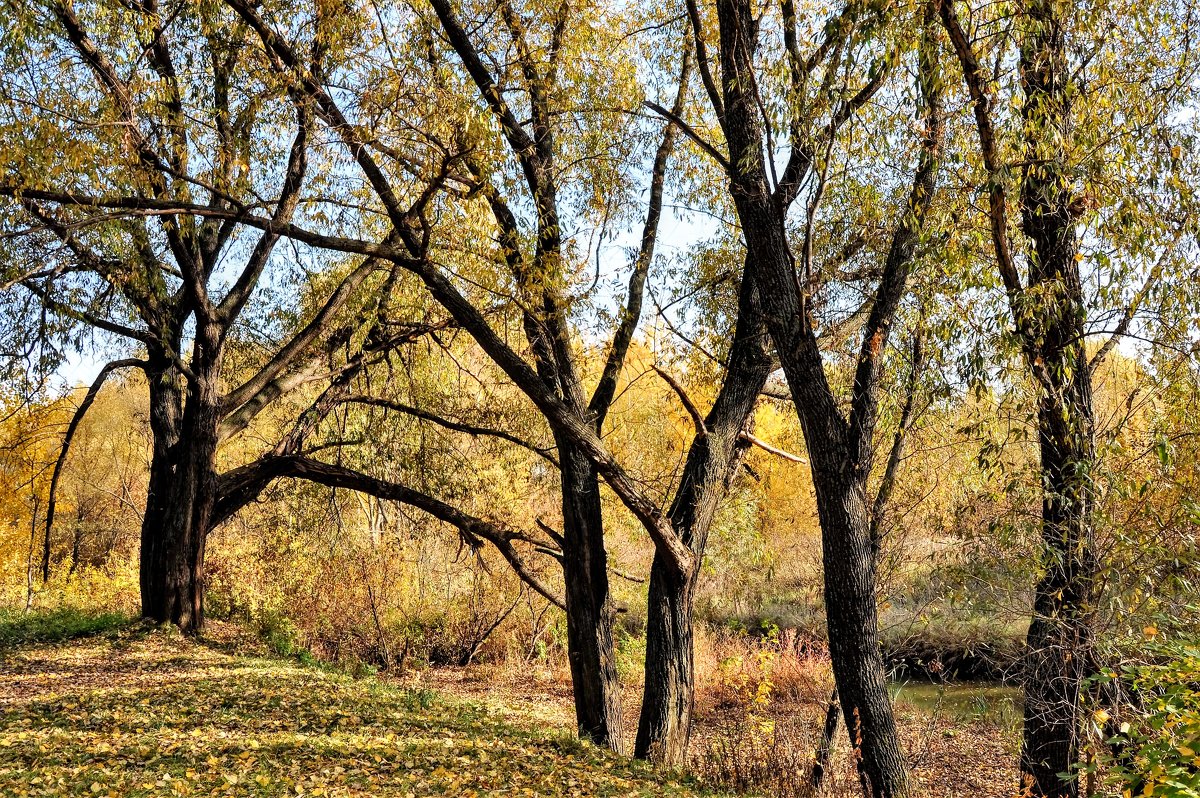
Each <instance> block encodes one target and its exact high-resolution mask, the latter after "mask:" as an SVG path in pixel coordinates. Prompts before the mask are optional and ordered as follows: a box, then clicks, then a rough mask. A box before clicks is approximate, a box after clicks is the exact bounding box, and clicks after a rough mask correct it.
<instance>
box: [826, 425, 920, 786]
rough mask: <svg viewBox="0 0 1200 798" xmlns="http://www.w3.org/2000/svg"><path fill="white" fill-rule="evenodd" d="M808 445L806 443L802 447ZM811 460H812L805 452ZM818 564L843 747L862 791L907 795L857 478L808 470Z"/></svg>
mask: <svg viewBox="0 0 1200 798" xmlns="http://www.w3.org/2000/svg"><path fill="white" fill-rule="evenodd" d="M811 450H812V446H811V444H810V452H811ZM812 459H813V462H814V464H815V463H816V462H817V461H818V457H817V456H816V455H814V456H813V458H812ZM813 479H814V482H815V484H816V489H817V512H818V514H819V515H820V519H821V531H822V536H821V542H822V555H823V559H824V564H825V568H824V570H825V612H826V619H827V623H828V630H829V631H828V633H829V656H830V659H831V660H832V662H833V677H834V682H835V683H836V684H837V692H838V698H839V700H840V702H841V705H842V715H843V717H844V719H845V722H846V731H847V733H848V734H849V737H850V745H851V746H852V747H853V748H854V749H855V750H856V751H858V752H859V754H860V756H858V757H856V758H857V760H858V770H859V777H860V779H861V780H862V783H863V787H864V790H865V791H866V792H867V794H868V795H872V796H879V797H880V798H892V797H893V796H904V795H907V794H908V791H909V785H908V771H907V767H906V765H905V761H904V753H903V751H902V750H901V748H900V741H899V736H898V735H897V732H896V722H895V718H894V717H893V714H892V704H891V699H890V698H889V696H888V691H887V681H886V678H885V669H884V664H883V655H882V654H881V652H880V649H879V618H878V613H877V607H876V596H875V558H874V552H873V547H872V541H871V533H870V516H869V511H868V504H867V499H866V494H865V492H864V490H863V487H864V486H863V485H862V484H861V482H859V481H857V480H855V479H853V478H852V477H851V476H850V475H849V474H842V473H837V472H834V473H827V472H825V471H824V470H822V469H818V468H814V469H813Z"/></svg>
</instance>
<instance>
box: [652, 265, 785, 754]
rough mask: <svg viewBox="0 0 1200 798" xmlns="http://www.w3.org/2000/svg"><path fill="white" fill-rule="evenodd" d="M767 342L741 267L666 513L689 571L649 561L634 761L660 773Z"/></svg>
mask: <svg viewBox="0 0 1200 798" xmlns="http://www.w3.org/2000/svg"><path fill="white" fill-rule="evenodd" d="M769 340H770V339H769V336H768V334H767V330H766V325H765V323H764V321H763V318H762V311H761V308H760V306H759V296H758V287H757V283H756V282H755V277H754V274H753V271H752V269H751V268H750V266H749V265H747V267H746V269H745V270H744V274H743V278H742V285H741V287H740V289H739V295H738V322H737V327H736V329H735V330H734V336H733V344H732V346H731V347H730V352H729V363H728V365H727V368H726V371H725V379H724V381H723V382H722V384H721V391H720V393H719V394H718V395H717V399H716V401H715V402H714V403H713V406H712V409H711V410H710V411H709V414H708V417H707V418H706V419H705V423H704V429H703V430H698V431H697V435H696V437H695V439H694V440H693V441H692V446H691V448H690V449H689V450H688V459H687V462H686V463H685V464H684V469H683V475H682V477H681V478H680V483H679V488H678V489H677V491H676V493H675V499H674V501H673V502H672V503H671V510H670V513H669V517H670V519H671V526H672V528H673V529H674V530H675V532H676V534H678V535H679V538H680V540H682V541H683V543H684V545H686V546H687V547H688V548H689V549H690V550H691V551H692V553H693V554H694V555H695V559H694V565H693V567H692V568H691V570H690V571H687V572H683V573H681V572H679V570H678V569H676V568H674V567H672V566H670V565H669V564H668V561H667V559H666V558H664V557H662V556H660V555H659V554H657V553H656V554H655V557H654V563H653V565H652V566H651V569H650V592H649V603H648V606H647V617H646V681H645V688H644V690H643V695H642V712H641V717H640V718H639V721H638V733H637V742H636V745H635V746H634V755H635V756H637V757H639V758H643V759H650V760H653V761H655V762H659V763H660V764H664V765H667V766H668V767H679V766H681V765H683V764H684V762H685V761H686V757H687V745H688V738H689V736H690V733H691V718H692V706H693V699H694V679H693V677H694V672H693V661H692V660H693V649H692V642H693V641H692V614H693V606H694V602H695V593H696V584H697V582H698V580H699V578H700V567H701V565H702V564H703V561H704V550H705V548H706V546H707V543H708V533H709V530H710V529H711V528H712V522H713V518H714V516H715V515H716V511H717V507H718V506H719V505H720V501H721V499H723V498H724V496H725V494H726V493H727V492H728V490H729V486H730V484H731V483H732V481H733V477H734V475H735V474H736V472H737V470H738V468H739V467H740V465H741V463H742V461H743V459H744V458H745V454H746V449H747V448H748V446H749V444H748V443H747V442H746V441H745V440H744V439H743V437H742V432H743V431H744V430H745V428H746V425H747V423H748V421H749V419H750V416H751V414H752V413H753V412H754V406H755V404H756V403H757V401H758V396H759V394H760V393H761V392H762V389H763V386H764V385H766V382H767V378H768V377H769V376H770V374H771V370H772V369H773V367H774V362H773V360H772V358H771V356H770V347H769Z"/></svg>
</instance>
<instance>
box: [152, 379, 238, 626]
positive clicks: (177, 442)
mask: <svg viewBox="0 0 1200 798" xmlns="http://www.w3.org/2000/svg"><path fill="white" fill-rule="evenodd" d="M204 360H206V359H201V358H193V363H194V365H193V369H194V370H196V369H197V367H198V366H200V365H201V364H202V363H203V361H204ZM215 370H216V369H210V370H209V372H208V373H207V374H206V373H205V372H204V370H202V369H200V370H199V372H198V376H197V379H196V381H195V382H196V384H194V385H189V389H188V401H187V405H186V409H185V408H183V407H182V391H181V388H180V380H179V377H178V373H177V372H176V371H175V370H174V369H173V368H172V367H170V366H165V367H160V368H158V369H155V370H154V371H150V370H149V369H148V370H147V373H148V376H149V379H150V424H151V430H152V432H153V436H154V452H153V455H152V458H151V464H150V484H149V490H148V496H147V502H146V513H145V516H144V518H143V522H142V540H141V563H140V583H141V593H142V616H143V617H145V618H149V619H151V620H153V621H155V622H157V623H167V622H170V623H173V624H175V625H176V626H178V627H179V628H180V629H182V630H183V631H184V632H188V633H196V632H199V631H200V629H201V627H202V626H203V624H204V548H205V539H206V537H207V535H208V531H209V530H210V529H211V526H212V522H213V510H214V507H215V504H216V499H217V472H216V467H215V465H216V451H217V442H218V433H217V429H218V425H219V423H220V402H219V397H218V395H217V391H216V385H215V375H214V374H213V372H214V371H215Z"/></svg>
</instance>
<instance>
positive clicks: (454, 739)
mask: <svg viewBox="0 0 1200 798" xmlns="http://www.w3.org/2000/svg"><path fill="white" fill-rule="evenodd" d="M5 622H6V623H8V621H7V620H6V621H5ZM39 624H40V625H39ZM12 628H14V629H15V628H16V626H14V627H12ZM20 628H22V629H24V630H26V631H25V632H23V633H21V634H23V635H24V637H20V635H18V633H17V632H15V631H13V632H8V631H6V634H8V638H7V639H10V640H15V639H18V638H19V639H21V640H22V641H23V644H22V645H20V646H18V647H16V648H11V647H10V648H9V649H8V650H6V651H0V795H5V796H8V795H13V796H52V795H72V796H79V795H82V796H121V798H126V797H129V798H136V797H137V796H180V795H206V796H208V795H237V796H285V795H286V796H297V795H313V796H381V798H390V797H392V796H396V797H403V798H417V796H428V795H455V796H484V795H506V796H567V795H571V796H577V795H583V796H674V797H675V798H693V797H695V796H700V795H705V794H707V793H703V792H702V791H700V790H699V789H698V788H696V787H694V786H693V785H691V784H689V783H687V782H684V781H681V780H678V779H675V778H670V777H666V776H663V775H662V774H659V773H655V772H654V771H653V770H651V769H650V768H649V767H648V766H645V765H643V764H641V763H634V762H630V761H628V760H625V759H621V758H618V757H615V756H613V755H611V754H609V753H608V752H606V751H602V750H600V749H598V748H596V747H594V746H591V745H588V744H584V743H581V742H579V741H577V740H575V739H573V738H570V737H566V736H564V735H562V733H561V732H558V733H547V732H544V731H541V730H539V729H537V728H536V727H534V726H532V725H523V724H522V723H520V722H514V721H513V720H512V719H511V718H509V717H506V716H504V715H502V714H501V713H499V712H497V711H496V710H495V709H494V708H490V707H488V706H486V705H480V704H474V703H468V702H463V701H458V700H454V699H450V698H447V697H444V696H441V695H438V694H435V693H432V692H431V691H427V690H422V691H412V690H405V689H402V688H399V687H394V686H390V685H387V684H384V683H382V682H380V681H378V680H375V679H373V678H368V679H353V678H350V677H347V676H344V675H339V674H335V673H329V672H325V671H321V670H318V669H313V668H306V667H303V666H301V665H300V664H298V663H296V662H294V661H285V660H279V659H266V658H253V657H246V656H239V655H234V654H230V653H226V652H223V651H220V650H217V649H215V648H213V647H210V646H206V645H204V644H202V643H198V642H195V641H192V640H188V639H184V638H181V637H180V636H179V635H178V634H173V633H171V632H169V631H160V630H152V629H146V628H143V627H129V628H127V629H125V630H124V631H118V632H114V633H113V634H110V635H106V636H92V637H88V638H85V639H74V640H70V641H68V642H57V643H52V644H47V643H45V642H35V641H43V640H46V639H53V640H60V641H61V640H63V639H64V638H68V637H77V636H78V634H86V633H88V631H90V632H96V631H99V630H102V629H104V630H111V629H112V628H113V627H112V625H111V619H109V620H107V621H105V622H104V623H101V621H100V619H94V620H93V621H92V622H91V623H90V624H85V623H82V622H80V623H67V622H66V619H59V620H57V621H53V622H51V621H49V620H46V619H44V620H42V621H37V620H32V619H30V620H27V621H24V622H23V626H20ZM5 629H6V630H8V629H9V627H7V626H6V627H5ZM56 630H57V631H56Z"/></svg>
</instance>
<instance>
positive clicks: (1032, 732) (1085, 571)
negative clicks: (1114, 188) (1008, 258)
mask: <svg viewBox="0 0 1200 798" xmlns="http://www.w3.org/2000/svg"><path fill="white" fill-rule="evenodd" d="M1069 8H1070V6H1064V5H1062V4H1060V3H1054V2H1049V1H1048V0H1035V2H1031V3H1029V4H1028V5H1027V6H1026V7H1025V9H1024V12H1025V16H1024V19H1022V21H1021V22H1022V26H1023V34H1022V40H1021V60H1020V68H1021V69H1020V75H1021V83H1022V89H1023V91H1024V93H1025V97H1026V99H1025V103H1024V105H1023V107H1022V117H1023V120H1024V123H1025V130H1026V134H1025V135H1026V143H1025V151H1026V153H1027V161H1026V162H1027V163H1029V164H1037V167H1036V168H1031V167H1028V166H1027V167H1026V171H1025V172H1024V174H1023V180H1022V183H1021V223H1022V229H1023V230H1024V232H1025V235H1026V236H1027V237H1028V239H1029V241H1030V242H1031V243H1032V244H1033V251H1032V252H1031V253H1030V254H1031V257H1030V266H1029V274H1030V276H1029V287H1030V289H1033V288H1034V287H1035V286H1037V287H1038V288H1040V289H1041V291H1040V292H1039V293H1038V294H1036V295H1035V296H1034V297H1030V298H1029V300H1028V301H1026V302H1024V303H1022V304H1019V305H1015V306H1014V322H1015V323H1016V327H1017V330H1018V331H1019V332H1021V333H1022V334H1023V336H1024V344H1025V352H1026V360H1027V362H1028V365H1029V367H1030V371H1031V372H1032V373H1033V375H1034V377H1035V378H1036V379H1037V380H1038V382H1039V383H1040V388H1041V400H1040V403H1039V407H1038V443H1039V448H1040V452H1041V473H1042V529H1041V536H1042V541H1041V542H1042V558H1043V568H1044V572H1043V575H1042V578H1041V579H1040V580H1039V581H1038V584H1037V589H1036V592H1035V595H1034V606H1033V617H1032V619H1031V620H1030V624H1029V633H1028V635H1027V636H1026V660H1025V668H1024V678H1025V710H1024V715H1025V722H1024V732H1023V736H1022V744H1021V779H1022V787H1023V788H1026V787H1027V788H1030V792H1031V794H1032V795H1033V796H1045V798H1059V797H1060V796H1066V797H1067V798H1075V796H1077V795H1078V794H1079V780H1078V779H1077V778H1076V775H1077V773H1076V768H1077V765H1078V764H1079V749H1080V739H1079V738H1080V734H1081V732H1082V727H1083V718H1082V715H1081V706H1080V687H1081V683H1082V680H1083V678H1084V677H1085V676H1086V669H1087V667H1088V663H1089V662H1090V660H1091V656H1092V651H1091V650H1090V647H1091V642H1092V641H1091V623H1090V621H1091V615H1092V613H1093V612H1094V610H1095V607H1094V605H1095V596H1094V595H1093V593H1094V589H1095V572H1096V562H1095V551H1094V543H1093V539H1092V523H1093V519H1092V513H1093V508H1094V505H1095V498H1094V496H1095V487H1094V485H1093V482H1092V479H1093V476H1092V468H1093V466H1094V464H1095V457H1096V451H1095V422H1094V411H1093V406H1092V375H1091V364H1090V363H1089V361H1088V358H1087V352H1086V350H1085V348H1084V339H1085V336H1086V334H1087V323H1086V322H1087V306H1086V304H1085V301H1084V295H1083V283H1082V278H1081V275H1080V270H1079V260H1080V258H1079V257H1078V255H1077V253H1078V251H1079V239H1078V233H1077V231H1076V225H1077V224H1078V222H1079V218H1078V215H1079V213H1080V211H1079V210H1078V207H1077V204H1076V202H1075V198H1074V196H1073V194H1072V191H1071V186H1072V179H1071V176H1072V169H1071V166H1070V157H1069V156H1068V154H1067V152H1066V150H1065V146H1066V142H1068V141H1070V140H1071V130H1072V129H1071V119H1070V117H1071V102H1072V97H1073V94H1074V93H1073V89H1072V86H1071V82H1072V78H1071V68H1070V65H1069V56H1068V45H1067V34H1066V31H1067V28H1068V23H1067V21H1066V20H1065V19H1064V17H1065V15H1066V13H1067V11H1068V9H1069ZM1035 297H1036V299H1035ZM1060 774H1070V775H1069V776H1068V777H1067V778H1066V779H1064V778H1063V777H1062V776H1061V775H1060Z"/></svg>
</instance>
